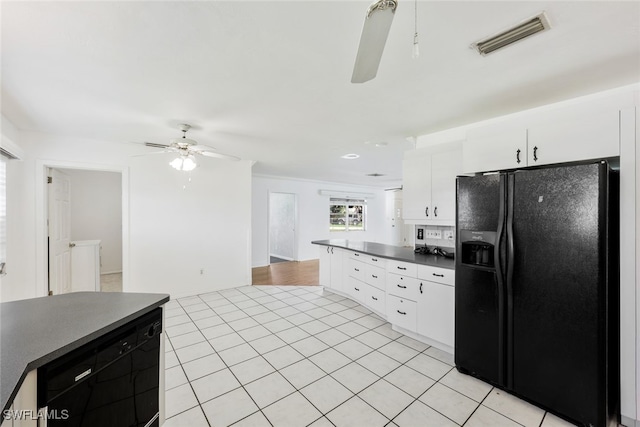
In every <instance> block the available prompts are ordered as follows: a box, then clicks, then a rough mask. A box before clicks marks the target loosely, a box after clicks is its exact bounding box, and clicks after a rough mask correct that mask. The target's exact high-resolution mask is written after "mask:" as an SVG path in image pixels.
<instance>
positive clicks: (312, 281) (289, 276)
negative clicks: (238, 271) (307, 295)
mask: <svg viewBox="0 0 640 427" xmlns="http://www.w3.org/2000/svg"><path fill="white" fill-rule="evenodd" d="M319 269H320V261H319V260H317V259H312V260H309V261H287V262H279V263H276V264H271V265H268V266H266V267H255V268H253V269H252V271H251V275H252V283H253V284H254V285H278V286H280V285H306V286H317V285H318V284H319V283H320V280H319V274H320V270H319Z"/></svg>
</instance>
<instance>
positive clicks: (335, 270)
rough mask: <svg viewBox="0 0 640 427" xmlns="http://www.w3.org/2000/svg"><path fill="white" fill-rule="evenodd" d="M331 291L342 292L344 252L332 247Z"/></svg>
mask: <svg viewBox="0 0 640 427" xmlns="http://www.w3.org/2000/svg"><path fill="white" fill-rule="evenodd" d="M330 252H331V289H335V290H338V291H342V287H343V286H342V267H343V265H342V260H343V258H344V251H343V250H341V249H338V248H334V247H331V250H330Z"/></svg>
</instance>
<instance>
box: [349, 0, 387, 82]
mask: <svg viewBox="0 0 640 427" xmlns="http://www.w3.org/2000/svg"><path fill="white" fill-rule="evenodd" d="M397 7H398V2H397V1H396V0H378V1H376V2H375V3H373V4H372V5H371V6H369V9H367V15H366V16H365V19H364V26H363V27H362V35H361V36H360V45H359V46H358V53H357V55H356V64H355V66H354V67H353V74H352V76H351V83H364V82H367V81H369V80H371V79H373V78H374V77H375V76H376V74H377V73H378V66H379V65H380V59H381V58H382V51H383V50H384V45H385V43H386V42H387V36H388V35H389V29H390V28H391V22H392V21H393V16H394V15H395V12H396V8H397Z"/></svg>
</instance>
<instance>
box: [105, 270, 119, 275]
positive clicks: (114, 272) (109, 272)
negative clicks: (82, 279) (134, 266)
mask: <svg viewBox="0 0 640 427" xmlns="http://www.w3.org/2000/svg"><path fill="white" fill-rule="evenodd" d="M116 273H122V270H115V271H102V272H100V275H101V276H104V275H105V274H116Z"/></svg>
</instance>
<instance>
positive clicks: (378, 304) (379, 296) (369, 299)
mask: <svg viewBox="0 0 640 427" xmlns="http://www.w3.org/2000/svg"><path fill="white" fill-rule="evenodd" d="M365 297H366V302H365V305H367V306H368V307H369V308H371V309H373V310H375V311H377V312H378V313H381V314H384V313H385V297H386V294H385V293H384V291H383V290H380V289H378V288H374V287H373V286H367V293H366V294H365Z"/></svg>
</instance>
